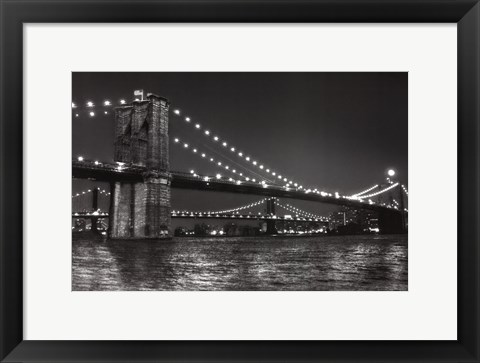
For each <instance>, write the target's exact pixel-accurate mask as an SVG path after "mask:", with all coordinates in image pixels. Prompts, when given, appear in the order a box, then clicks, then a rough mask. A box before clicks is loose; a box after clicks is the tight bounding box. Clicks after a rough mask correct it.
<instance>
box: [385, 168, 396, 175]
mask: <svg viewBox="0 0 480 363" xmlns="http://www.w3.org/2000/svg"><path fill="white" fill-rule="evenodd" d="M387 174H388V176H394V175H395V174H396V173H395V170H393V169H389V170H388V171H387Z"/></svg>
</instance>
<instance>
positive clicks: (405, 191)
mask: <svg viewBox="0 0 480 363" xmlns="http://www.w3.org/2000/svg"><path fill="white" fill-rule="evenodd" d="M402 189H403V192H404V193H405V194H406V195H407V197H408V190H407V188H406V187H405V185H403V184H402Z"/></svg>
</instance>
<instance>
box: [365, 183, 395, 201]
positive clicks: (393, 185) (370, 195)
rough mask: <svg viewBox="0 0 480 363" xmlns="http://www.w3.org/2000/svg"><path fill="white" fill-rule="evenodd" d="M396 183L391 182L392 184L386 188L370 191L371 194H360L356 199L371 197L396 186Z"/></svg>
mask: <svg viewBox="0 0 480 363" xmlns="http://www.w3.org/2000/svg"><path fill="white" fill-rule="evenodd" d="M398 184H399V183H395V184H392V185H390V186H388V187H387V188H385V189H382V190H379V191H378V192H375V193H372V194H368V195H362V196H360V197H358V199H365V198H371V197H374V196H376V195H380V194H382V193H385V192H388V191H389V190H390V189H393V188H395V187H396V186H398Z"/></svg>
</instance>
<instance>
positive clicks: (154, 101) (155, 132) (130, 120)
mask: <svg viewBox="0 0 480 363" xmlns="http://www.w3.org/2000/svg"><path fill="white" fill-rule="evenodd" d="M168 111H169V102H168V100H167V99H165V98H162V97H159V96H156V95H153V94H148V96H147V99H146V100H143V101H135V102H133V103H132V105H129V106H123V107H119V108H116V109H115V161H116V162H118V163H125V164H128V165H132V166H141V167H145V173H144V174H143V182H140V183H138V182H135V183H132V182H115V183H113V184H112V188H111V191H112V199H111V200H112V203H111V206H110V216H111V217H110V230H109V236H110V238H114V239H136V238H152V239H155V238H163V237H170V236H171V217H170V184H171V176H170V165H169V147H168Z"/></svg>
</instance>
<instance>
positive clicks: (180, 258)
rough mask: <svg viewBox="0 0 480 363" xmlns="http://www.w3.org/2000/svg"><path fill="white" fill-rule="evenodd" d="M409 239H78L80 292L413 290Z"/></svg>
mask: <svg viewBox="0 0 480 363" xmlns="http://www.w3.org/2000/svg"><path fill="white" fill-rule="evenodd" d="M407 251H408V244H407V236H406V235H395V236H343V237H287V238H285V237H238V238H237V237H235V238H232V237H229V238H203V239H200V238H197V239H196V238H177V239H174V240H173V241H161V242H152V241H101V240H99V239H91V238H90V239H86V238H74V241H73V269H72V289H73V290H74V291H75V290H97V291H98V290H260V291H262V290H263V291H265V290H303V291H305V290H407V288H408V271H407V268H408V259H407V255H408V254H407Z"/></svg>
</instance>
